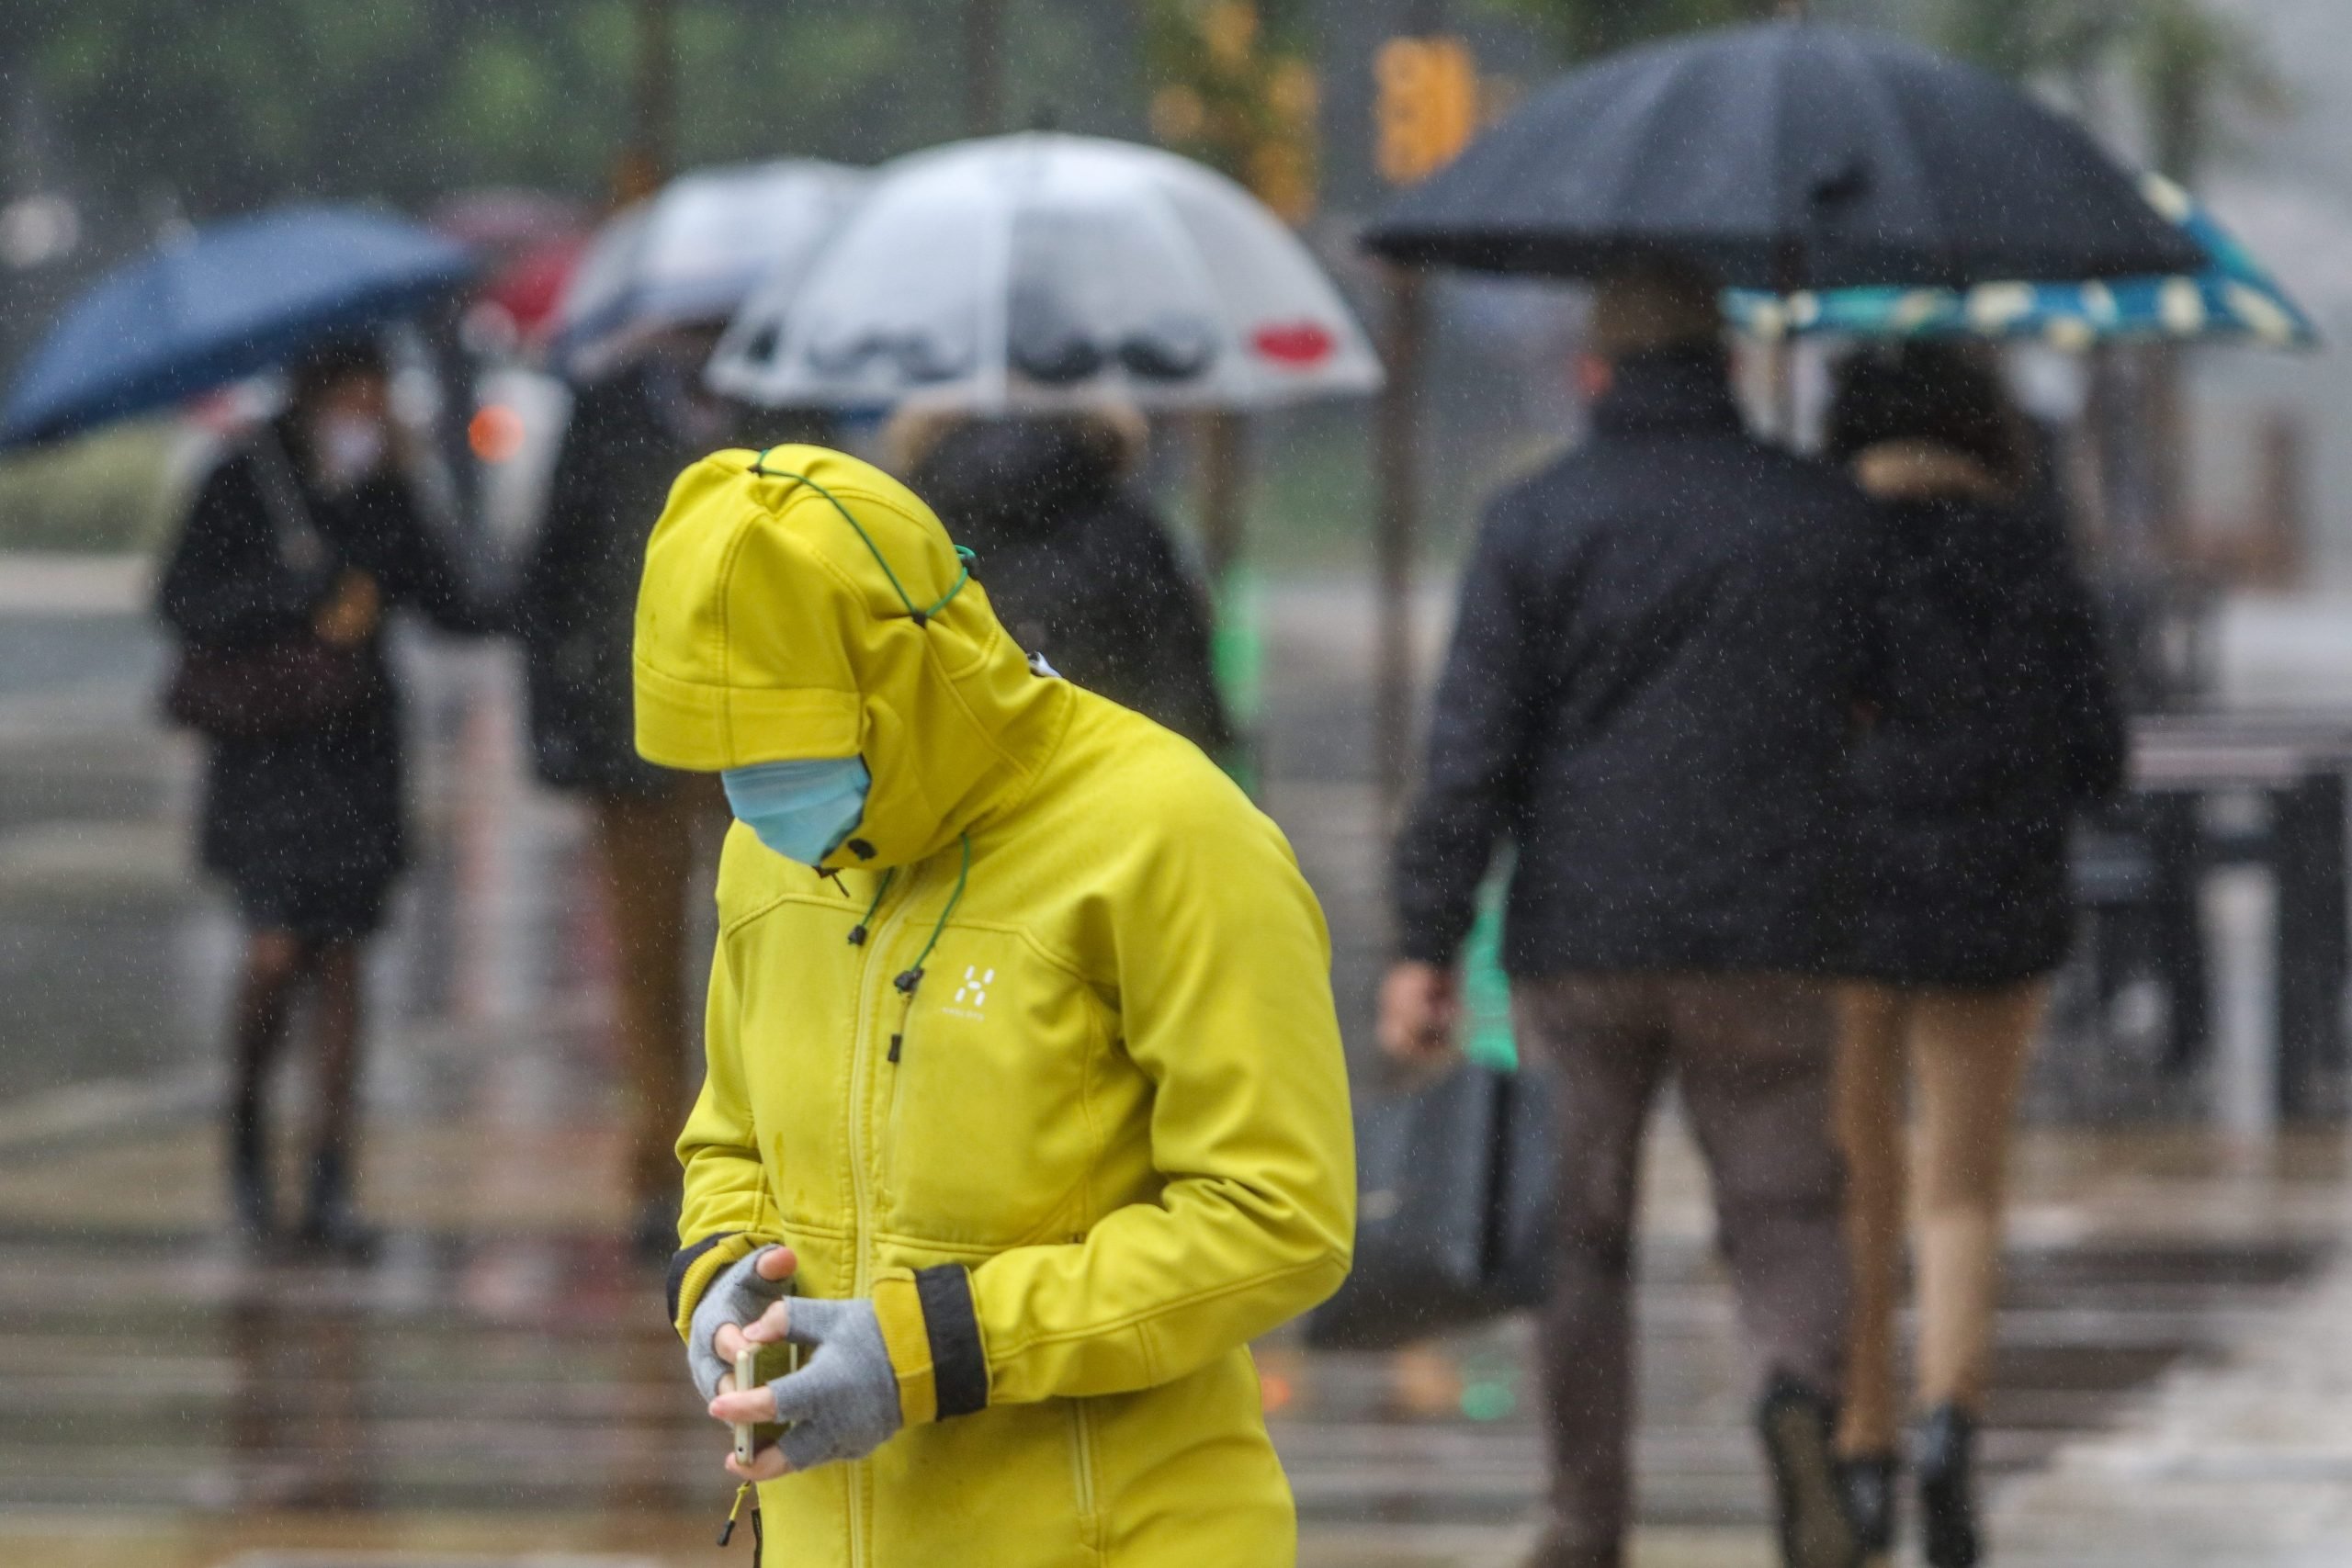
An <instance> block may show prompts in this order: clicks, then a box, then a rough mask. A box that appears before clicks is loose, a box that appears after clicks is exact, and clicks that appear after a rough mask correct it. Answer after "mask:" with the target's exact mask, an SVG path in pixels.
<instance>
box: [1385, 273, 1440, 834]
mask: <svg viewBox="0 0 2352 1568" xmlns="http://www.w3.org/2000/svg"><path fill="white" fill-rule="evenodd" d="M1385 284H1386V288H1385V292H1386V295H1387V303H1388V310H1387V320H1386V322H1385V327H1386V331H1385V339H1384V341H1383V343H1382V344H1381V353H1382V356H1383V357H1384V358H1385V360H1386V361H1387V368H1388V384H1387V387H1386V389H1385V390H1384V391H1383V392H1382V393H1381V395H1380V405H1379V409H1378V414H1377V423H1376V424H1375V426H1374V431H1375V434H1374V443H1375V445H1376V446H1377V448H1378V449H1377V451H1376V452H1375V453H1374V461H1375V463H1376V465H1377V468H1376V471H1377V476H1378V479H1379V486H1380V498H1379V511H1378V523H1377V529H1378V531H1377V534H1376V535H1375V548H1376V551H1377V556H1378V568H1377V570H1378V590H1379V595H1380V621H1379V630H1378V646H1379V651H1378V656H1377V659H1378V662H1377V665H1376V671H1377V680H1378V685H1377V687H1376V689H1375V690H1374V698H1373V777H1374V783H1375V787H1376V791H1377V793H1376V795H1375V800H1374V803H1375V806H1376V808H1377V811H1378V821H1379V825H1380V830H1381V832H1382V834H1383V835H1384V836H1385V835H1387V834H1392V833H1394V832H1395V831H1396V830H1397V827H1398V825H1399V824H1400V823H1401V822H1402V820H1403V818H1404V813H1405V799H1406V794H1407V792H1408V789H1409V788H1410V787H1411V783H1412V777H1413V757H1412V750H1413V557H1414V542H1415V536H1416V535H1417V534H1418V533H1419V526H1420V509H1421V507H1420V503H1421V384H1420V383H1421V361H1422V358H1423V350H1424V348H1425V345H1426V344H1427V342H1428V337H1429V301H1428V299H1427V297H1426V294H1425V284H1426V280H1425V279H1424V278H1423V276H1422V275H1421V273H1420V272H1419V270H1418V269H1416V268H1412V267H1391V268H1388V269H1387V270H1386V274H1385Z"/></svg>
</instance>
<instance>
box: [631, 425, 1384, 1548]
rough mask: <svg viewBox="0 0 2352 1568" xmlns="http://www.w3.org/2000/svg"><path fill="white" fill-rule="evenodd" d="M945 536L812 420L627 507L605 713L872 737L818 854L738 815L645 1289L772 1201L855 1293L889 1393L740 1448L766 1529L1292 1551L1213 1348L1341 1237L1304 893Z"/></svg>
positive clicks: (1257, 832)
mask: <svg viewBox="0 0 2352 1568" xmlns="http://www.w3.org/2000/svg"><path fill="white" fill-rule="evenodd" d="M819 487H821V490H820V488H819ZM827 491H829V492H830V493H831V497H833V498H834V500H835V501H838V502H839V503H840V504H841V506H842V507H845V508H846V509H847V510H848V512H849V513H851V514H852V515H854V518H855V519H856V523H857V524H858V525H860V526H862V528H863V534H862V535H861V533H860V531H859V528H858V527H854V526H853V525H851V523H850V522H849V521H847V520H846V519H845V518H844V517H843V515H842V513H841V512H840V511H838V510H836V507H835V505H834V502H833V501H829V500H828V499H827V498H826V495H825V493H824V492H827ZM982 570H985V563H982ZM962 571H963V567H962V564H961V563H960V562H959V560H958V558H957V555H956V550H955V549H954V547H952V546H951V544H950V542H949V540H948V538H947V536H946V533H945V532H944V530H943V529H942V527H941V526H940V525H939V522H938V520H937V519H936V518H935V517H933V514H932V513H931V511H930V509H929V508H928V507H926V506H925V505H924V504H923V503H922V502H921V501H920V500H918V499H917V498H916V497H915V496H914V495H913V494H912V493H911V492H910V491H908V490H907V489H906V488H905V487H903V486H901V485H899V483H898V482H896V481H895V480H893V479H889V478H888V477H887V476H886V475H884V474H882V473H881V472H879V471H878V470H876V469H875V468H871V467H869V466H867V465H865V464H864V463H861V462H859V461H857V460H855V459H854V458H851V457H845V456H843V455H842V454H840V453H836V452H830V451H826V450H823V449H821V448H817V447H809V446H785V447H778V448H775V449H773V450H771V451H769V452H766V453H764V454H753V453H751V452H747V451H732V452H722V453H720V454H718V456H716V457H711V458H708V459H707V460H706V461H704V462H701V463H698V464H696V465H695V467H693V468H689V469H688V470H686V472H685V473H684V475H683V476H682V477H681V478H680V479H679V480H678V482H677V485H676V487H675V488H674V490H673V491H672V493H671V497H670V503H669V506H668V508H667V510H666V511H665V512H664V513H663V514H662V520H661V522H660V524H659V525H658V526H657V527H656V528H655V530H654V533H653V536H652V538H651V540H650V544H649V547H648V549H647V555H646V565H645V577H644V582H643V586H642V590H641V592H640V595H639V605H638V620H637V651H636V687H637V733H638V748H639V750H640V751H641V752H643V753H644V755H645V756H646V757H647V758H648V759H650V760H651V761H655V762H659V763H662V764H665V765H667V766H670V767H674V768H684V769H692V770H696V771H702V772H715V771H718V770H722V769H727V768H733V767H742V766H749V765H752V764H755V763H761V762H771V761H786V760H794V759H814V758H831V757H843V756H849V755H853V754H854V755H859V756H862V757H863V758H864V759H865V763H866V766H867V769H868V771H869V772H870V773H871V774H872V776H873V784H872V789H871V793H870V794H869V795H868V797H867V801H866V807H865V815H864V817H863V818H861V819H860V821H859V823H858V825H857V827H856V828H855V829H854V830H853V832H852V834H851V836H850V838H849V840H847V841H846V842H845V843H844V844H843V845H842V847H841V848H840V849H838V850H836V851H835V852H833V854H832V855H831V857H829V859H828V862H827V864H826V866H825V868H824V869H825V870H826V871H829V872H835V873H837V874H838V880H834V879H829V878H828V877H826V876H822V875H820V874H819V873H818V872H817V871H812V870H811V869H809V867H806V866H803V865H799V864H796V863H793V862H791V861H788V860H786V859H784V858H783V857H781V856H778V855H776V854H774V853H772V852H769V851H768V850H767V849H766V848H765V847H763V845H762V844H761V843H760V842H759V840H757V839H756V838H754V837H753V836H752V833H751V831H750V829H746V828H743V827H741V825H738V826H737V827H736V828H735V829H733V831H732V832H731V833H730V834H729V838H728V840H727V847H726V852H725V855H724V858H723V860H722V863H721V865H720V871H719V881H718V906H719V922H720V936H719V942H718V954H717V958H716V961H715V964H714V971H713V975H712V977H711V987H710V1001H709V1016H708V1022H707V1050H708V1057H709V1063H708V1077H707V1081H706V1082H705V1085H704V1088H703V1090H702V1095H701V1098H700V1100H699V1101H698V1102H697V1104H696V1105H695V1110H694V1112H693V1115H692V1117H691V1118H690V1119H689V1121H688V1122H687V1124H686V1127H685V1131H684V1135H683V1136H682V1137H681V1138H680V1140H679V1144H678V1152H679V1156H680V1158H681V1159H682V1160H683V1161H684V1165H685V1182H686V1193H685V1207H684V1215H683V1217H682V1219H681V1222H680V1227H679V1228H680V1235H681V1237H682V1239H683V1240H684V1243H685V1248H684V1251H682V1252H681V1253H680V1255H679V1259H678V1262H677V1264H676V1265H675V1266H674V1267H673V1270H672V1290H673V1301H672V1306H673V1312H674V1314H675V1317H676V1319H677V1322H678V1325H679V1326H680V1329H681V1331H682V1332H683V1331H684V1325H685V1323H686V1320H687V1319H688V1317H689V1316H690V1315H691V1314H692V1313H693V1311H694V1307H695V1302H696V1301H697V1300H698V1299H699V1297H700V1295H701V1293H702V1292H703V1290H704V1289H705V1287H707V1284H708V1283H709V1281H710V1280H711V1279H712V1278H713V1277H715V1276H716V1275H717V1274H718V1272H719V1271H720V1270H721V1269H724V1268H726V1267H727V1266H728V1265H729V1264H730V1263H732V1262H733V1261H734V1260H735V1259H737V1258H741V1257H742V1256H743V1255H744V1254H745V1253H747V1252H749V1251H750V1250H752V1248H754V1247H759V1246H762V1245H764V1244H767V1243H771V1242H787V1243H789V1244H790V1245H791V1246H792V1247H794V1248H795V1250H796V1251H797V1253H798V1255H799V1258H800V1271H799V1275H798V1285H797V1288H798V1289H799V1290H800V1291H801V1292H804V1293H806V1294H809V1295H815V1296H823V1297H853V1296H865V1297H870V1298H871V1299H872V1300H873V1301H874V1303H875V1305H876V1313H877V1314H878V1316H879V1318H880V1320H881V1325H882V1328H883V1335H884V1338H885V1340H886V1342H887V1343H888V1347H889V1349H890V1353H891V1359H892V1361H893V1363H894V1365H895V1367H896V1369H897V1371H898V1374H899V1393H900V1403H901V1408H902V1410H903V1413H904V1416H905V1418H906V1426H905V1427H904V1428H903V1429H902V1430H901V1431H900V1432H899V1434H898V1435H897V1436H896V1437H894V1438H891V1439H890V1440H889V1441H888V1443H886V1444H884V1445H883V1447H882V1448H881V1449H880V1450H877V1451H876V1453H875V1454H874V1455H873V1456H872V1457H871V1458H869V1459H867V1460H865V1461H860V1462H857V1463H854V1464H844V1465H833V1466H830V1467H826V1468H823V1469H820V1470H817V1471H814V1472H809V1473H807V1474H804V1475H793V1476H786V1477H785V1478H784V1479H783V1480H780V1481H777V1482H774V1483H768V1484H767V1485H765V1486H764V1487H763V1488H762V1493H761V1500H762V1503H763V1506H764V1507H765V1508H766V1510H767V1513H766V1516H765V1517H766V1521H767V1529H768V1534H769V1537H770V1539H771V1540H772V1541H774V1542H775V1543H776V1544H777V1545H778V1548H779V1550H784V1549H785V1546H784V1543H787V1542H788V1543H789V1547H788V1551H789V1557H790V1560H791V1562H793V1563H795V1564H796V1565H803V1564H805V1565H807V1568H817V1565H819V1564H829V1565H831V1564H840V1565H849V1564H857V1565H865V1564H871V1565H874V1568H939V1565H944V1564H958V1563H972V1564H975V1565H978V1568H1029V1565H1035V1568H1046V1565H1056V1568H1058V1565H1062V1564H1069V1565H1071V1568H1077V1565H1080V1564H1102V1563H1114V1564H1118V1565H1121V1568H1260V1565H1278V1564H1284V1563H1288V1562H1292V1561H1293V1559H1294V1556H1295V1521H1294V1517H1293V1510H1292V1505H1291V1497H1290V1491H1289V1487H1288V1485H1287V1483H1285V1481H1284V1480H1283V1473H1282V1470H1281V1467H1280V1465H1279V1464H1278V1462H1277V1461H1276V1459H1275V1456H1274V1452H1273V1450H1272V1445H1271V1444H1270V1443H1269V1441H1268V1439H1267V1437H1266V1432H1265V1427H1264V1423H1263V1420H1262V1418H1261V1413H1260V1400H1259V1391H1258V1382H1257V1378H1256V1374H1255V1372H1254V1371H1253V1369H1252V1366H1251V1362H1250V1354H1249V1351H1248V1349H1247V1348H1246V1347H1247V1343H1248V1341H1249V1340H1250V1338H1251V1337H1253V1336H1256V1335H1259V1334H1262V1333H1264V1332H1265V1331H1266V1330H1268V1329H1270V1328H1272V1327H1273V1326H1275V1325H1277V1324H1280V1323H1282V1322H1283V1321H1284V1320H1285V1319H1287V1318H1290V1317H1292V1316H1294V1315H1295V1314H1297V1313H1299V1312H1301V1311H1303V1310H1305V1309H1306V1308H1307V1307H1309V1306H1311V1305H1313V1304H1314V1303H1316V1302H1317V1301H1319V1300H1321V1299H1322V1298H1323V1297H1324V1296H1326V1295H1327V1294H1329V1292H1331V1290H1332V1289H1333V1288H1334V1287H1335V1286H1336V1285H1337V1284H1338V1283H1339V1281H1340V1278H1341V1276H1342V1275H1343V1274H1344V1273H1345V1272H1346V1270H1347V1266H1348V1257H1349V1248H1350V1245H1351V1237H1352V1235H1353V1222H1354V1215H1353V1195H1354V1190H1355V1183H1354V1172H1353V1164H1352V1150H1351V1143H1350V1132H1349V1120H1348V1104H1347V1087H1346V1078H1345V1074H1344V1071H1343V1069H1342V1066H1341V1060H1340V1041H1339V1031H1338V1026H1337V1023H1336V1021H1335V1020H1334V1017H1333V1012H1332V1004H1331V994H1330V987H1329V961H1330V949H1329V937H1328V935H1327V934H1326V931H1325V929H1324V924H1323V919H1322V913H1321V910H1320V909H1319V908H1318V907H1317V904H1316V901H1315V897H1314V896H1313V894H1312V893H1311V892H1309V891H1308V889H1307V886H1306V882H1305V880H1304V879H1303V878H1302V877H1301V876H1300V874H1299V872H1298V867H1297V864H1296V863H1295V860H1294V859H1293V857H1292V854H1291V852H1290V848H1289V845H1288V844H1287V843H1286V842H1285V841H1284V840H1283V836H1282V834H1281V832H1280V831H1279V830H1278V829H1276V828H1275V827H1274V825H1273V824H1272V822H1271V821H1269V820H1268V819H1267V818H1265V817H1264V816H1263V815H1261V813H1260V812H1258V811H1257V810H1256V809H1255V808H1253V807H1251V806H1250V802H1249V801H1248V799H1247V798H1246V797H1245V796H1244V795H1242V794H1241V792H1240V791H1239V790H1238V789H1237V788H1235V787H1234V785H1233V784H1231V783H1230V782H1229V781H1227V779H1226V777H1225V776H1224V775H1223V774H1222V773H1219V772H1218V771H1217V769H1216V767H1215V766H1214V765H1213V764H1212V763H1211V762H1210V761H1208V759H1207V758H1205V757H1204V756H1203V755H1202V754H1201V752H1200V751H1199V750H1196V749H1195V748H1194V747H1193V746H1192V745H1191V744H1190V743H1188V742H1186V741H1184V740H1182V739H1179V738H1177V737H1176V736H1174V735H1172V734H1170V733H1169V732H1168V731H1166V730H1164V729H1161V728H1159V727H1158V726H1156V725H1154V724H1152V723H1151V722H1150V721H1149V720H1148V719H1145V718H1143V717H1141V716H1138V715H1136V714H1134V713H1131V712H1129V711H1127V710H1126V709H1125V708H1122V707H1119V706H1117V705H1114V704H1113V703H1110V702H1108V701H1106V700H1104V699H1103V698H1100V697H1097V696H1094V695H1092V694H1089V693H1087V692H1084V691H1080V690H1079V689H1077V688H1075V687H1073V686H1071V685H1069V683H1068V682H1064V681H1061V680H1059V679H1057V678H1054V677H1052V676H1050V675H1048V674H1041V673H1038V672H1035V671H1033V670H1032V669H1031V667H1030V665H1029V663H1028V661H1027V660H1025V659H1024V658H1023V654H1022V653H1021V651H1020V650H1019V649H1016V648H1015V647H1014V646H1013V645H1012V641H1011V639H1010V638H1009V637H1007V636H1006V634H1005V632H1004V630H1003V628H1002V627H1001V626H999V625H998V623H997V619H996V616H995V615H994V614H993V613H992V612H991V611H990V610H989V604H988V599H987V595H986V593H985V592H984V591H983V590H982V589H981V588H980V587H979V585H978V582H977V581H971V582H963V584H962V586H961V587H960V588H959V587H958V583H959V581H962V579H961V573H962ZM1149 618H1150V613H1149V606H1148V605H1137V606H1136V621H1137V625H1136V635H1137V636H1138V637H1148V636H1150V635H1151V634H1150V624H1149ZM918 975H919V976H920V977H919V978H910V977H911V976H918Z"/></svg>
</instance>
